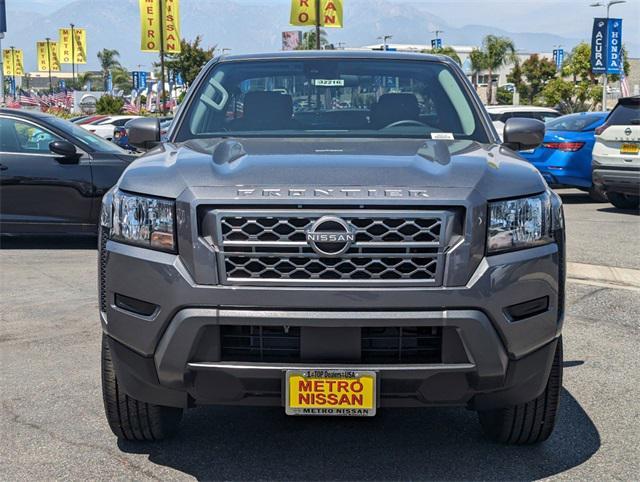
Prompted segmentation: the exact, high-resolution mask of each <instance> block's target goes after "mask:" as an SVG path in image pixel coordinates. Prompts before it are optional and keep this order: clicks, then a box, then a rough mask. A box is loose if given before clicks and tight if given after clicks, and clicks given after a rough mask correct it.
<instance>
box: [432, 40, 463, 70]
mask: <svg viewBox="0 0 640 482" xmlns="http://www.w3.org/2000/svg"><path fill="white" fill-rule="evenodd" d="M422 52H423V53H425V54H437V55H446V56H447V57H451V59H452V60H453V61H454V62H455V63H457V64H458V65H462V61H461V60H460V56H459V55H458V52H456V49H454V48H453V47H451V46H450V45H446V46H444V47H440V48H439V49H431V50H423V51H422Z"/></svg>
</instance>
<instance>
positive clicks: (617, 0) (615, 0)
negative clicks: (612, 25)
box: [589, 0, 627, 112]
mask: <svg viewBox="0 0 640 482" xmlns="http://www.w3.org/2000/svg"><path fill="white" fill-rule="evenodd" d="M619 3H627V0H609V1H608V2H606V3H604V2H594V3H592V4H590V5H589V6H590V7H607V20H609V9H610V8H611V7H612V6H613V5H618V4H619ZM606 111H607V74H606V72H605V74H604V80H603V81H602V112H606Z"/></svg>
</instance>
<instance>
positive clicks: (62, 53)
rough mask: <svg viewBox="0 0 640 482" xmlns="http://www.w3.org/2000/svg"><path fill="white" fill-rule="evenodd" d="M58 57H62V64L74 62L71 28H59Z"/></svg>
mask: <svg viewBox="0 0 640 482" xmlns="http://www.w3.org/2000/svg"><path fill="white" fill-rule="evenodd" d="M58 59H60V63H61V64H70V63H72V59H71V29H70V28H61V29H59V30H58Z"/></svg>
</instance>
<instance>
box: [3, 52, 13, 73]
mask: <svg viewBox="0 0 640 482" xmlns="http://www.w3.org/2000/svg"><path fill="white" fill-rule="evenodd" d="M12 59H13V57H12V56H11V50H10V49H6V50H3V51H2V73H3V74H4V75H7V76H11V75H13V63H12Z"/></svg>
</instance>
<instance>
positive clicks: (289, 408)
mask: <svg viewBox="0 0 640 482" xmlns="http://www.w3.org/2000/svg"><path fill="white" fill-rule="evenodd" d="M285 382H286V406H285V412H286V414H287V415H326V416H342V417H373V416H374V415H375V414H376V372H372V371H363V370H287V372H286V380H285Z"/></svg>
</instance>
